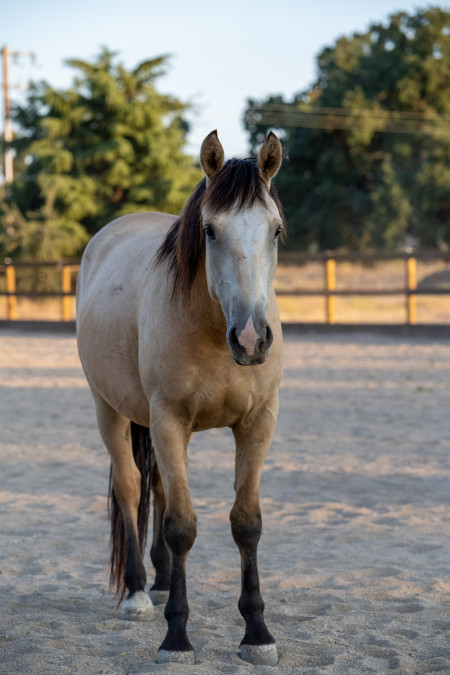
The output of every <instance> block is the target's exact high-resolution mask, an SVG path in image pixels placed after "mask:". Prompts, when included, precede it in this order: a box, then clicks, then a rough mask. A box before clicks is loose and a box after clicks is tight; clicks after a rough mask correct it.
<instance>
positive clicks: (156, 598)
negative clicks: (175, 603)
mask: <svg viewBox="0 0 450 675" xmlns="http://www.w3.org/2000/svg"><path fill="white" fill-rule="evenodd" d="M149 596H150V600H151V601H152V602H153V604H154V605H166V604H167V601H168V599H169V591H158V590H156V589H151V590H150V591H149Z"/></svg>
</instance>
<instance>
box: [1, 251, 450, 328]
mask: <svg viewBox="0 0 450 675" xmlns="http://www.w3.org/2000/svg"><path fill="white" fill-rule="evenodd" d="M445 268H446V265H445V263H444V262H439V261H438V262H436V261H432V262H420V261H419V262H418V265H417V279H418V282H419V283H420V281H421V280H423V279H424V278H426V277H428V276H429V275H431V274H434V273H435V272H439V271H441V270H443V269H445ZM53 275H54V278H51V277H50V276H49V278H48V282H47V279H45V283H46V284H47V283H48V286H47V287H48V288H52V290H55V289H56V287H58V284H59V277H58V276H57V275H58V272H57V271H53ZM41 276H42V274H41ZM73 276H74V277H75V276H76V275H75V274H74V275H73ZM449 277H450V273H449ZM40 281H41V286H40V290H44V289H43V288H42V280H40ZM73 281H74V282H75V279H73ZM2 285H3V279H2V280H1V281H0V286H2ZM324 285H325V282H324V268H323V264H322V263H320V262H317V263H316V262H308V263H306V264H302V265H298V264H295V265H293V264H291V263H290V256H289V258H288V257H286V258H285V257H283V256H282V257H281V261H280V265H279V267H278V270H277V274H276V278H275V288H276V290H277V291H284V292H286V291H290V290H292V291H295V290H296V289H303V290H305V289H307V290H318V291H320V290H323V289H324ZM404 286H405V263H404V261H402V260H394V261H382V262H375V263H372V264H361V263H353V262H352V263H349V262H339V263H338V264H337V268H336V289H337V290H344V289H352V288H353V289H366V290H367V289H379V290H383V289H391V288H399V289H400V288H403V287H404ZM73 287H74V286H73ZM2 290H3V289H2ZM278 303H279V306H280V313H281V318H282V321H284V322H303V323H321V322H324V321H325V315H326V313H325V298H324V297H308V296H295V295H292V296H290V295H287V296H285V295H283V296H279V298H278ZM16 315H17V319H19V320H27V319H29V320H41V321H51V320H53V321H55V320H59V319H61V317H62V300H61V299H60V298H48V299H38V300H32V299H29V298H19V299H17V302H16ZM6 318H7V299H6V298H5V297H3V298H0V319H6ZM70 319H71V320H73V319H75V298H71V299H70ZM405 321H406V299H405V296H404V295H401V294H399V295H398V296H397V295H395V296H369V297H367V296H359V297H358V296H349V297H348V296H347V297H338V298H336V322H337V323H369V324H370V323H371V324H377V323H386V324H389V323H392V324H398V323H400V324H401V323H405ZM417 321H418V323H436V324H450V296H445V295H442V296H431V295H430V296H418V297H417Z"/></svg>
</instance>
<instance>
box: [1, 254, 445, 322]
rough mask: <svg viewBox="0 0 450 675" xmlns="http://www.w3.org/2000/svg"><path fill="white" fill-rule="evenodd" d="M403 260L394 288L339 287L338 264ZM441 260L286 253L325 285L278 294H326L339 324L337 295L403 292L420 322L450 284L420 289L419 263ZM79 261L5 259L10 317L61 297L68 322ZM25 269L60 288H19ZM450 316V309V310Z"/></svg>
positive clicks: (329, 313)
mask: <svg viewBox="0 0 450 675" xmlns="http://www.w3.org/2000/svg"><path fill="white" fill-rule="evenodd" d="M393 260H403V261H404V284H403V285H401V286H396V287H392V288H373V289H371V288H368V289H367V288H346V289H337V285H336V280H337V269H336V268H337V263H339V262H354V263H359V264H373V263H375V262H380V261H393ZM418 261H422V262H430V261H442V262H447V263H450V252H448V253H446V252H436V251H422V252H415V253H404V252H399V253H391V252H379V253H333V252H326V253H318V254H309V253H295V254H287V255H286V256H284V262H285V263H286V262H287V264H288V265H305V264H307V263H309V262H315V263H317V262H319V263H321V264H322V265H323V288H319V289H310V288H294V289H289V290H277V295H278V296H294V297H302V296H304V297H314V296H315V297H323V298H324V313H325V323H327V324H334V323H336V298H338V297H349V296H355V297H358V296H393V295H397V296H398V295H403V296H404V298H405V323H406V324H409V325H411V324H415V323H416V322H417V297H418V296H421V295H431V296H433V295H435V296H438V295H440V296H442V295H450V284H449V285H448V287H445V288H418V286H417V262H418ZM79 267H80V265H79V262H78V261H71V262H64V261H56V262H27V261H9V260H7V261H5V262H4V263H3V264H0V275H2V274H3V275H4V278H5V288H6V290H5V291H2V290H0V297H1V296H6V299H7V309H6V316H7V320H9V321H15V320H16V319H17V300H18V299H19V298H31V299H42V298H60V299H61V305H60V320H61V321H69V320H70V317H71V298H73V297H74V296H75V284H74V283H73V282H74V280H75V274H76V273H78V270H79ZM24 268H28V269H38V268H54V269H55V271H56V272H57V273H58V274H59V275H60V282H59V288H60V290H54V291H50V290H44V291H36V290H18V288H17V278H16V270H21V269H24ZM449 315H450V312H449Z"/></svg>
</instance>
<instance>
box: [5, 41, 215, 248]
mask: <svg viewBox="0 0 450 675" xmlns="http://www.w3.org/2000/svg"><path fill="white" fill-rule="evenodd" d="M67 63H68V64H69V65H70V66H71V67H72V68H75V69H76V70H77V71H78V76H77V77H76V78H75V80H74V83H73V86H72V87H71V88H70V89H67V90H55V89H53V88H52V87H51V86H50V85H49V84H47V83H45V82H42V83H39V84H34V85H33V86H32V87H31V89H30V92H29V95H28V98H27V102H26V104H25V105H23V106H18V107H17V108H16V109H15V113H14V119H15V123H16V125H17V126H18V127H19V133H18V134H17V136H16V140H15V142H14V147H15V149H16V153H17V156H16V162H15V165H16V175H17V178H16V180H15V181H14V183H13V184H12V185H11V186H8V187H7V190H6V191H5V192H6V194H5V198H4V200H3V202H2V203H1V204H0V214H1V215H0V254H3V256H4V255H9V256H27V257H41V258H47V259H49V258H58V257H61V256H68V257H74V256H79V255H80V254H81V252H82V250H83V248H84V246H85V244H86V242H87V241H88V239H89V237H90V236H91V235H93V234H94V233H95V232H96V231H97V230H99V229H100V228H101V227H103V226H104V225H105V224H106V223H107V222H109V221H111V220H113V219H114V218H116V217H118V216H121V215H124V214H127V213H132V212H135V211H160V210H161V211H169V212H172V213H178V212H179V211H180V210H181V208H182V206H183V204H184V202H185V201H186V199H187V197H188V195H189V194H190V192H191V190H192V188H193V186H194V185H195V183H196V182H198V180H199V179H200V178H201V175H202V174H201V172H200V171H199V170H198V169H197V168H195V166H194V163H193V160H192V159H191V158H190V157H188V156H187V155H186V154H184V152H183V147H184V145H185V143H186V134H187V131H188V125H187V123H186V121H185V119H184V117H183V115H184V114H185V112H186V110H187V109H188V106H187V105H186V104H185V103H182V102H181V101H179V100H178V99H176V98H174V97H172V96H168V95H163V94H160V93H158V92H157V90H156V88H155V80H156V79H157V78H158V77H160V76H161V75H162V74H163V72H164V68H165V67H166V65H167V57H165V56H161V57H159V58H155V59H152V60H148V61H144V62H143V63H140V64H139V65H138V66H137V67H136V68H135V69H134V70H131V71H128V70H126V69H125V68H124V66H123V65H122V64H120V63H117V61H116V57H115V54H113V53H112V52H110V51H108V50H107V49H106V48H105V49H103V50H102V52H101V54H100V55H99V57H98V59H97V60H96V61H94V62H93V63H88V62H86V61H80V60H70V61H68V62H67Z"/></svg>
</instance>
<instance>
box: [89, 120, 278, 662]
mask: <svg viewBox="0 0 450 675" xmlns="http://www.w3.org/2000/svg"><path fill="white" fill-rule="evenodd" d="M281 162H282V148H281V143H280V141H279V139H278V138H277V136H276V135H275V134H274V133H273V132H270V133H269V135H268V136H267V138H266V140H265V141H264V143H263V144H262V146H261V148H260V151H259V153H258V156H257V158H256V159H250V160H249V159H237V158H233V159H230V160H228V161H225V158H224V150H223V147H222V144H221V142H220V141H219V138H218V135H217V131H213V132H211V133H210V134H208V136H207V137H206V138H205V139H204V141H203V143H202V146H201V151H200V163H201V166H202V168H203V171H204V173H205V176H204V178H203V180H202V181H201V182H200V183H199V184H198V185H197V187H196V188H195V189H194V191H193V193H192V194H191V196H190V198H189V200H188V201H187V203H186V206H185V208H184V210H183V212H182V213H181V215H180V216H179V217H176V216H173V215H169V214H164V213H156V212H146V213H135V214H132V215H125V216H122V217H120V218H118V219H116V220H114V221H113V222H111V223H110V224H109V225H107V226H105V227H104V228H102V229H101V230H100V231H99V232H98V233H97V234H96V235H95V236H94V237H93V238H92V239H91V241H90V242H89V244H88V246H87V247H86V249H85V252H84V255H83V258H82V262H81V266H80V271H79V275H78V281H77V342H78V351H79V355H80V359H81V363H82V366H83V369H84V372H85V375H86V378H87V381H88V384H89V387H90V389H91V392H92V395H93V398H94V403H95V410H96V416H97V422H98V427H99V431H100V435H101V438H102V440H103V442H104V444H105V446H106V448H107V450H108V452H109V455H110V460H111V469H110V485H109V513H110V519H111V561H110V562H111V566H110V581H111V585H112V586H115V588H116V592H117V593H118V594H119V604H120V602H121V601H123V609H122V611H123V615H124V617H125V618H130V619H141V618H145V616H146V615H147V614H148V613H149V612H151V611H152V609H151V608H152V606H153V604H158V603H160V604H162V603H166V605H165V610H164V616H165V619H166V621H167V634H166V637H165V639H164V641H163V642H162V644H161V646H160V648H159V651H158V663H167V662H179V663H194V649H193V646H192V644H191V642H190V640H189V638H188V635H187V632H186V626H187V620H188V616H189V607H188V602H187V596H186V561H187V557H188V554H189V551H190V549H191V547H192V545H193V543H194V540H195V537H196V515H195V512H194V509H193V506H192V502H191V498H190V495H189V487H188V459H187V446H188V442H189V440H190V437H191V435H192V434H193V432H195V431H201V430H205V429H211V428H215V427H230V428H231V429H232V432H233V434H234V439H235V444H236V456H235V483H234V489H235V500H234V504H233V507H232V509H231V513H230V521H231V532H232V536H233V538H234V541H235V543H236V545H237V547H238V549H239V552H240V556H241V594H240V599H239V603H238V607H239V610H240V613H241V615H242V617H243V618H244V620H245V635H244V638H243V640H242V642H241V644H240V655H241V658H242V659H244V660H245V661H248V662H250V663H253V664H270V665H274V664H276V663H277V662H278V656H277V648H276V643H275V640H274V638H273V637H272V635H271V633H270V632H269V630H268V628H267V626H266V623H265V620H264V607H265V606H264V602H263V599H262V596H261V592H260V585H259V577H258V566H257V548H258V542H259V539H260V536H261V529H262V524H261V511H260V505H259V482H260V476H261V471H262V467H263V463H264V460H265V457H266V455H267V452H268V450H269V446H270V444H271V440H272V436H273V433H274V429H275V425H276V420H277V415H278V388H279V385H280V380H281V372H282V333H281V324H280V318H279V313H278V308H277V303H276V298H275V293H274V290H273V285H272V280H273V277H274V273H275V268H276V264H277V250H278V241H279V240H280V239H283V237H284V233H285V219H284V216H283V210H282V206H281V203H280V200H279V198H278V196H277V193H276V190H275V187H274V186H273V184H272V178H273V177H274V175H275V174H276V173H277V171H278V170H279V168H280V166H281ZM269 350H270V353H269ZM152 493H153V502H154V507H153V540H152V545H151V550H150V557H151V561H152V563H153V566H154V568H155V580H154V584H153V585H152V587H151V589H150V591H149V593H147V592H146V583H147V577H146V571H145V567H144V563H143V551H144V549H145V543H146V536H147V524H148V519H149V506H150V501H151V496H152ZM125 596H126V598H125ZM124 598H125V600H124Z"/></svg>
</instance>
